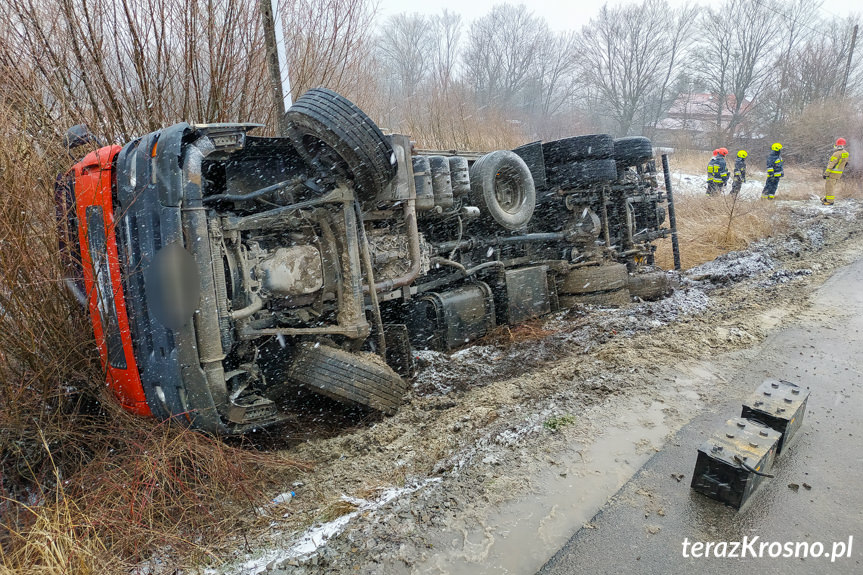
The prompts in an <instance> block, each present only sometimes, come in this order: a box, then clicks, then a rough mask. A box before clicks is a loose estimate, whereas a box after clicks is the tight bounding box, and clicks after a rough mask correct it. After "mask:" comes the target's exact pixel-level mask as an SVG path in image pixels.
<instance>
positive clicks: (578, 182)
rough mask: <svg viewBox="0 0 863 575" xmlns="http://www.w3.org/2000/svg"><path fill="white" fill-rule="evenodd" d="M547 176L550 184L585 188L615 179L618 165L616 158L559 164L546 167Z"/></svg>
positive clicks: (566, 188) (565, 187)
mask: <svg viewBox="0 0 863 575" xmlns="http://www.w3.org/2000/svg"><path fill="white" fill-rule="evenodd" d="M546 177H547V180H548V183H549V184H550V185H552V186H558V187H560V188H563V189H565V190H571V189H577V188H585V187H587V186H590V185H593V184H599V183H605V182H613V181H615V180H616V179H617V165H616V164H615V163H614V160H592V161H586V162H571V163H569V164H558V165H556V166H552V167H549V168H547V169H546Z"/></svg>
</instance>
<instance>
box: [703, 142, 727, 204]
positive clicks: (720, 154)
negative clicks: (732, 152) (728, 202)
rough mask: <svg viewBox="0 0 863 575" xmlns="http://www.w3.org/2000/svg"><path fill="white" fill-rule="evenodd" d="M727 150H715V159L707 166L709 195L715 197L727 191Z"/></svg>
mask: <svg viewBox="0 0 863 575" xmlns="http://www.w3.org/2000/svg"><path fill="white" fill-rule="evenodd" d="M727 153H728V149H726V148H717V149H715V150H713V158H712V159H711V160H710V163H708V164H707V195H708V196H713V195H715V194H717V193H720V192H721V191H722V190H723V189H725V182H727V181H728V165H727V164H726V163H725V155H726V154H727Z"/></svg>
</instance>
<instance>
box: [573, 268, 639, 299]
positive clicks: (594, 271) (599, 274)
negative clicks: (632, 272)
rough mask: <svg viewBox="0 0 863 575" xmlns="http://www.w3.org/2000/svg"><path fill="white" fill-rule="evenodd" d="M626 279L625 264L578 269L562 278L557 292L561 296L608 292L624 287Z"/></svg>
mask: <svg viewBox="0 0 863 575" xmlns="http://www.w3.org/2000/svg"><path fill="white" fill-rule="evenodd" d="M628 278H629V274H628V273H627V271H626V265H625V264H608V265H604V266H594V267H586V268H578V269H574V270H572V271H571V272H569V273H568V274H566V276H564V278H563V280H562V281H561V282H560V285H559V286H558V289H557V292H558V293H559V294H562V295H581V294H589V293H596V292H610V291H614V290H619V289H621V288H624V287H626V284H627V280H628Z"/></svg>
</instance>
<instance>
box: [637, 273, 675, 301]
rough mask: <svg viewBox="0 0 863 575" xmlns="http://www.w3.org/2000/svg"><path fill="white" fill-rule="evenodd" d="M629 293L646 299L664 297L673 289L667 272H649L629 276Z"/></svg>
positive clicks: (651, 299)
mask: <svg viewBox="0 0 863 575" xmlns="http://www.w3.org/2000/svg"><path fill="white" fill-rule="evenodd" d="M628 287H629V293H630V295H632V296H635V297H639V298H641V299H643V300H645V301H653V300H657V299H662V298H664V297H665V296H667V295H669V294H670V293H671V291H672V289H671V282H670V281H668V276H666V275H665V272H647V273H643V274H634V275H631V276H629V284H628Z"/></svg>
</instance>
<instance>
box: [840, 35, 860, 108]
mask: <svg viewBox="0 0 863 575" xmlns="http://www.w3.org/2000/svg"><path fill="white" fill-rule="evenodd" d="M856 43H857V24H854V31H853V32H851V49H850V50H848V61H847V62H845V74H844V75H843V76H842V92H840V94H841V95H842V97H843V98H844V97H845V88H846V87H847V86H848V75H849V74H850V73H851V58H852V57H853V56H854V45H855V44H856Z"/></svg>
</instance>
